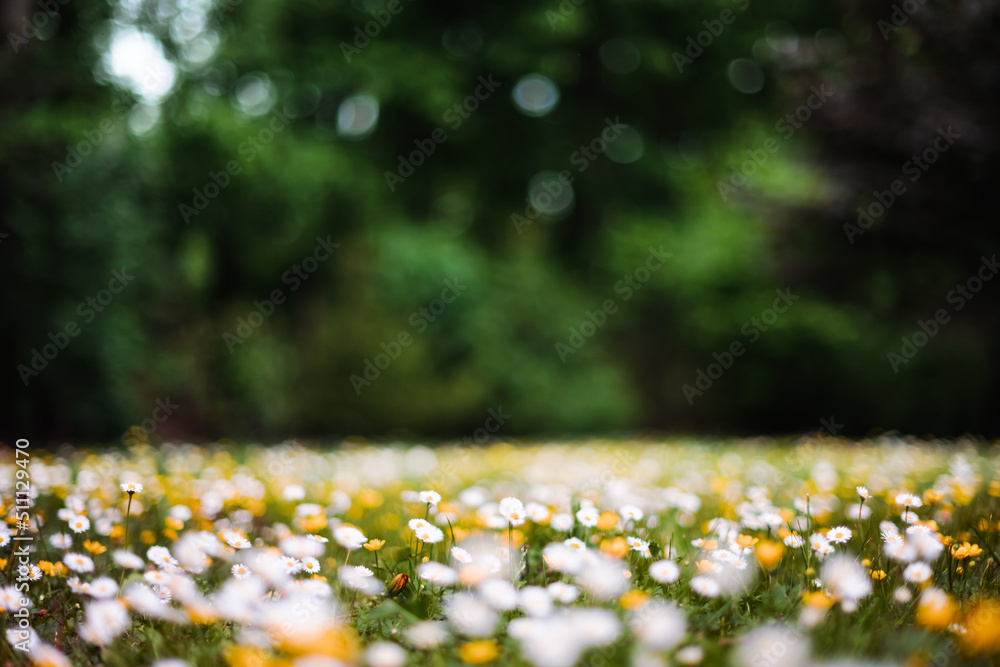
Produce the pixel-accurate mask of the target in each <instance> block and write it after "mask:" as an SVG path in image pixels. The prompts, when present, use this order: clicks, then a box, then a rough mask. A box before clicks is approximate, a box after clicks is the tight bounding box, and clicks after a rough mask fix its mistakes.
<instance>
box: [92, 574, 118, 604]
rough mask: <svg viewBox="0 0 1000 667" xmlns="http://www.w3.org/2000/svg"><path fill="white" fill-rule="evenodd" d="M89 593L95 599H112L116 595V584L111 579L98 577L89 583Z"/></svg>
mask: <svg viewBox="0 0 1000 667" xmlns="http://www.w3.org/2000/svg"><path fill="white" fill-rule="evenodd" d="M89 592H90V594H91V595H92V596H94V597H95V598H99V599H104V598H113V597H115V596H116V595H118V583H117V582H116V581H115V580H114V579H112V578H111V577H98V578H97V579H94V580H93V581H92V582H90V591H89Z"/></svg>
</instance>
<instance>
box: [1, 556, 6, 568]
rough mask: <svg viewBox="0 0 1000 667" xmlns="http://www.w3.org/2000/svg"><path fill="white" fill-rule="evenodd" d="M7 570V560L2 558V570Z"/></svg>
mask: <svg viewBox="0 0 1000 667" xmlns="http://www.w3.org/2000/svg"><path fill="white" fill-rule="evenodd" d="M5 569H7V559H6V558H0V570H5Z"/></svg>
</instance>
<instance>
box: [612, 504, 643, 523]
mask: <svg viewBox="0 0 1000 667" xmlns="http://www.w3.org/2000/svg"><path fill="white" fill-rule="evenodd" d="M618 513H619V514H620V515H621V517H622V518H623V519H626V520H629V521H642V517H643V516H645V515H644V514H643V513H642V510H641V509H639V508H638V507H636V506H635V505H622V507H621V509H619V510H618Z"/></svg>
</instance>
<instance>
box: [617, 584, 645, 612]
mask: <svg viewBox="0 0 1000 667" xmlns="http://www.w3.org/2000/svg"><path fill="white" fill-rule="evenodd" d="M648 600H649V594H648V593H644V592H642V591H640V590H634V589H633V590H631V591H629V592H628V593H625V594H624V595H622V596H621V597H620V598H618V604H620V605H621V606H622V609H629V610H632V609H638V608H639V607H641V606H643V605H644V604H646V602H647V601H648Z"/></svg>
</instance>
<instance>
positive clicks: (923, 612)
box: [916, 588, 958, 630]
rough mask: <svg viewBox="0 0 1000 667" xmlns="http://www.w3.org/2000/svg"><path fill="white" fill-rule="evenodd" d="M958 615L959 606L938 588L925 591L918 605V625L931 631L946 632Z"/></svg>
mask: <svg viewBox="0 0 1000 667" xmlns="http://www.w3.org/2000/svg"><path fill="white" fill-rule="evenodd" d="M957 613H958V605H956V604H955V601H954V600H952V599H951V596H949V595H948V594H947V593H945V592H944V591H942V590H941V589H938V588H928V589H925V590H924V592H923V593H921V595H920V602H919V604H917V619H916V620H917V625H921V626H923V627H925V628H929V629H931V630H944V629H945V628H947V627H948V626H949V625H951V623H952V621H954V620H955V616H956V614H957Z"/></svg>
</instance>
